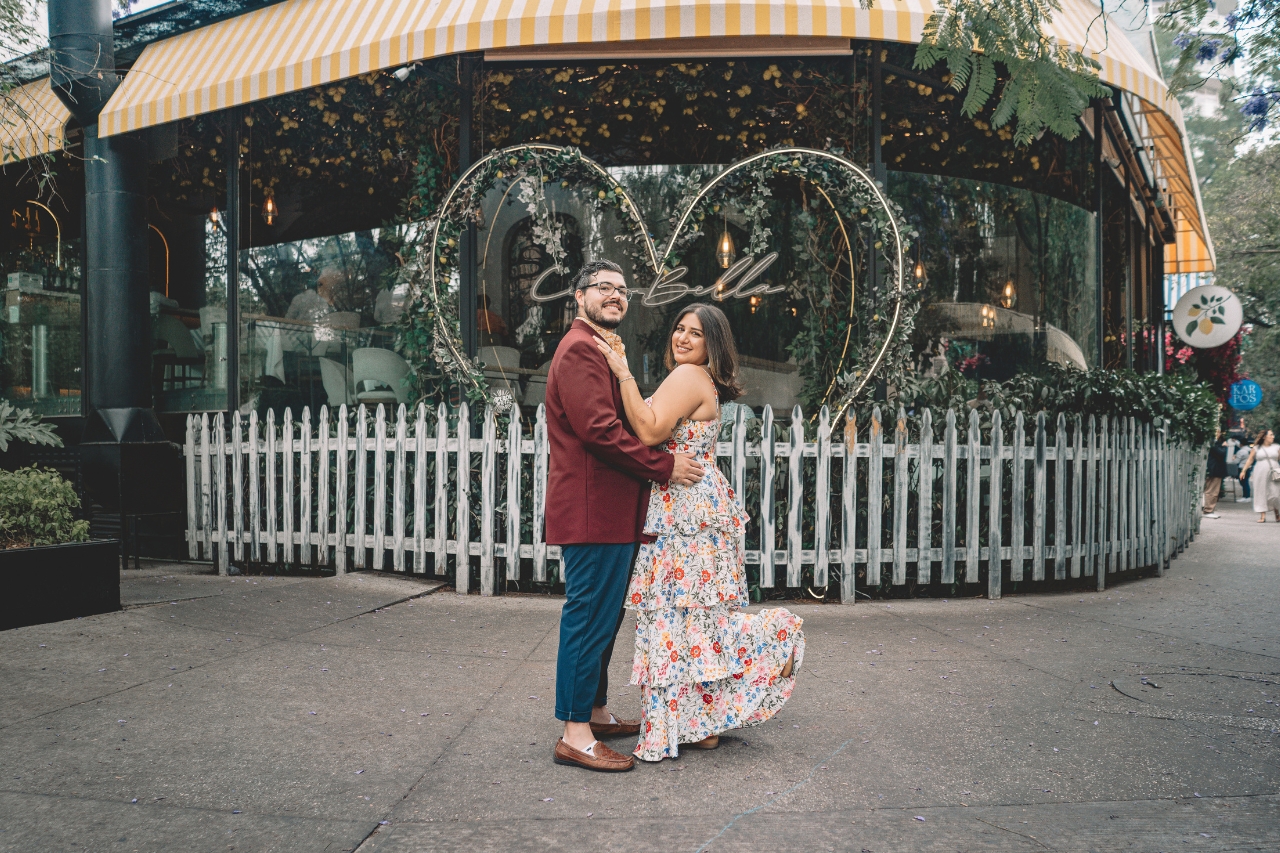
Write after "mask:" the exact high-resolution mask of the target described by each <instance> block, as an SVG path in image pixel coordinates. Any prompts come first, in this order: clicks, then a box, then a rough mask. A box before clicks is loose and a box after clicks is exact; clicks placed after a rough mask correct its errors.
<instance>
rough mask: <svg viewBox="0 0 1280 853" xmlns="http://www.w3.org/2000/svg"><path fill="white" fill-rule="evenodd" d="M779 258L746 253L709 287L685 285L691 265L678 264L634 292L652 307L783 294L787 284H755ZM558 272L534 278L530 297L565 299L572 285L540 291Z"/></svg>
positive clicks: (556, 270)
mask: <svg viewBox="0 0 1280 853" xmlns="http://www.w3.org/2000/svg"><path fill="white" fill-rule="evenodd" d="M777 259H778V253H777V252H770V253H769V254H767V255H765V256H764V257H763V258H761V259H760V260H759V261H757V260H756V259H755V258H753V257H751V256H750V255H747V256H745V257H743V258H741V259H739V260H738V261H737V262H735V263H734V264H733V265H732V266H730V267H729V268H728V269H727V270H725V271H724V274H723V275H721V276H720V277H719V278H718V279H716V281H715V284H712V285H709V286H707V287H694V286H693V285H689V284H685V283H684V282H682V281H681V279H682V278H684V277H685V275H686V274H687V273H688V272H689V268H688V267H676V268H675V269H673V270H670V271H669V272H667V273H665V274H663V275H662V276H660V277H659V278H658V280H657V281H655V282H654V283H653V286H652V287H649V288H648V289H647V290H646V289H644V288H637V289H636V290H634V291H633V292H634V293H635V295H636V296H639V297H641V303H642V304H643V305H645V306H646V307H649V308H653V307H656V306H658V305H666V304H667V303H668V302H675V301H676V300H678V299H683V298H684V297H686V296H706V295H708V294H710V295H711V296H712V298H714V299H716V300H717V301H724V300H725V299H746V298H747V297H749V296H767V295H769V294H770V293H781V292H782V291H783V290H786V286H785V285H769V284H767V283H762V284H754V282H755V281H756V279H758V278H760V276H761V275H763V274H764V271H765V270H767V269H768V268H769V267H770V266H772V264H773V262H774V261H776V260H777ZM559 271H560V270H559V269H558V268H557V267H554V266H553V267H550V268H549V269H547V270H545V271H544V272H543V273H542V274H541V275H539V276H538V277H537V278H536V279H535V280H534V283H533V287H531V288H530V289H529V296H530V298H532V299H533V301H534V302H554V301H555V300H557V299H564V298H565V297H566V296H568V295H569V294H570V293H572V292H573V288H572V287H568V288H565V289H564V290H561V291H559V292H557V293H543V292H542V291H541V288H542V284H543V282H545V281H546V280H547V279H548V278H550V277H551V276H552V275H554V274H555V273H557V272H559Z"/></svg>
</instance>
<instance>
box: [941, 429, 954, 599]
mask: <svg viewBox="0 0 1280 853" xmlns="http://www.w3.org/2000/svg"><path fill="white" fill-rule="evenodd" d="M942 582H943V583H955V582H956V413H955V410H953V409H948V410H947V429H946V432H945V433H944V434H943V453H942Z"/></svg>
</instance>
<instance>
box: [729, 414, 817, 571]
mask: <svg viewBox="0 0 1280 853" xmlns="http://www.w3.org/2000/svg"><path fill="white" fill-rule="evenodd" d="M739 408H741V407H739ZM815 467H816V469H817V470H816V472H815V473H816V480H815V483H814V486H815V488H814V497H813V500H814V512H813V556H814V563H813V585H814V586H820V587H822V588H823V589H824V590H825V589H826V587H827V583H828V581H827V563H828V561H829V560H830V553H829V551H828V540H829V538H830V535H831V412H830V411H829V410H828V409H827V407H826V406H823V407H822V408H821V409H820V410H819V412H818V457H817V463H816V465H815Z"/></svg>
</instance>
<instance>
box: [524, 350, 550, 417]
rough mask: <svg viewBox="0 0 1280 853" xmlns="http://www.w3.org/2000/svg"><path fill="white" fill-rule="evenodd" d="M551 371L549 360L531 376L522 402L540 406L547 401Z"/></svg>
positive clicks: (527, 404)
mask: <svg viewBox="0 0 1280 853" xmlns="http://www.w3.org/2000/svg"><path fill="white" fill-rule="evenodd" d="M550 372H551V362H550V361H548V362H547V363H546V364H544V365H542V367H539V368H538V370H537V372H536V373H534V374H533V375H532V376H530V377H529V382H528V384H527V385H526V387H525V389H524V399H523V400H521V401H520V402H521V403H522V404H524V405H526V406H540V405H542V404H543V403H545V402H547V374H548V373H550Z"/></svg>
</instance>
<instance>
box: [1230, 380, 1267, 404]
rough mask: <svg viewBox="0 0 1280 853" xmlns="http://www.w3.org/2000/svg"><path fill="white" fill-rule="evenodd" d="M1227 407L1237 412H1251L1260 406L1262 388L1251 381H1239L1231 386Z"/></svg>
mask: <svg viewBox="0 0 1280 853" xmlns="http://www.w3.org/2000/svg"><path fill="white" fill-rule="evenodd" d="M1227 405H1228V406H1230V407H1231V408H1233V409H1235V410H1236V411H1237V412H1251V411H1253V410H1254V409H1256V408H1258V406H1261V405H1262V386H1261V385H1259V384H1258V383H1257V382H1254V381H1253V380H1252V379H1241V380H1240V381H1239V382H1234V383H1232V385H1231V396H1230V397H1228V398H1227Z"/></svg>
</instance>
